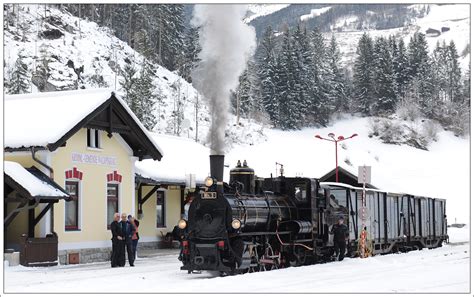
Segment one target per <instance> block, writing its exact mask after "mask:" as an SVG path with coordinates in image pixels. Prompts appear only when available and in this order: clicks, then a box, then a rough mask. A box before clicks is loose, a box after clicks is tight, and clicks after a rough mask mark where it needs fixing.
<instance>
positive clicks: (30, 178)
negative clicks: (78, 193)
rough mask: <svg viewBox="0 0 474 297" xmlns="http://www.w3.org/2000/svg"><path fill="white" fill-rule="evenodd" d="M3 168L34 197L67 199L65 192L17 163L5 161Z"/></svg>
mask: <svg viewBox="0 0 474 297" xmlns="http://www.w3.org/2000/svg"><path fill="white" fill-rule="evenodd" d="M3 166H4V167H3V168H4V172H5V174H6V175H8V176H10V177H11V178H12V179H13V180H15V181H16V182H17V183H18V184H20V185H21V186H22V187H24V188H25V189H26V190H27V191H28V192H29V193H30V195H31V196H33V197H34V196H48V197H67V195H66V194H65V193H64V192H62V191H60V190H58V189H57V188H55V187H53V186H51V185H50V184H48V183H46V182H44V181H42V180H40V179H38V178H37V177H36V176H34V175H33V174H31V173H30V172H28V170H26V169H25V168H23V166H21V165H20V164H18V163H16V162H10V161H5V162H4V163H3Z"/></svg>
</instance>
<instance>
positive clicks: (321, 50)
mask: <svg viewBox="0 0 474 297" xmlns="http://www.w3.org/2000/svg"><path fill="white" fill-rule="evenodd" d="M310 42H311V49H312V54H311V64H310V71H309V73H310V74H311V75H312V80H311V85H312V88H311V100H312V102H311V104H310V105H309V106H308V107H309V108H308V113H309V114H310V115H311V116H312V118H313V123H314V124H320V125H323V126H325V125H326V124H327V123H328V120H329V113H330V108H329V104H328V101H329V99H328V97H329V95H328V92H329V87H330V86H329V85H328V82H327V76H328V73H329V64H328V55H327V50H326V44H325V39H324V37H323V35H322V34H321V32H320V31H319V29H318V28H317V27H316V28H314V29H313V31H312V32H311V34H310Z"/></svg>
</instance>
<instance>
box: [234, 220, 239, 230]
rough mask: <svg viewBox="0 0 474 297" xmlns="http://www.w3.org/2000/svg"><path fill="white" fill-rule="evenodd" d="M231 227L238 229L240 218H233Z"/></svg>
mask: <svg viewBox="0 0 474 297" xmlns="http://www.w3.org/2000/svg"><path fill="white" fill-rule="evenodd" d="M232 228H234V229H236V230H237V229H239V228H240V220H238V219H234V220H233V221H232Z"/></svg>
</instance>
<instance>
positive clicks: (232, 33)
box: [191, 4, 256, 154]
mask: <svg viewBox="0 0 474 297" xmlns="http://www.w3.org/2000/svg"><path fill="white" fill-rule="evenodd" d="M245 12H246V5H228V4H208V5H195V6H194V13H193V19H192V20H191V24H192V25H193V26H195V27H199V28H200V29H199V43H200V45H201V48H202V50H201V52H200V54H199V58H200V62H199V64H198V66H197V67H196V69H195V70H194V71H193V73H192V79H193V85H194V86H195V88H196V89H197V90H198V91H199V92H200V93H201V94H202V95H203V96H204V97H205V98H206V101H207V102H208V105H209V109H210V111H211V119H212V123H211V129H210V131H209V139H210V142H211V153H212V154H224V148H225V145H224V136H225V128H226V124H227V117H228V113H229V103H230V90H233V89H235V88H236V87H237V85H238V83H239V76H240V75H241V74H242V72H243V71H244V70H245V68H246V65H247V61H248V59H249V57H250V56H252V55H253V53H254V51H255V46H256V39H255V29H254V28H253V27H250V26H248V25H246V24H245V23H244V22H243V21H242V19H243V17H244V15H245Z"/></svg>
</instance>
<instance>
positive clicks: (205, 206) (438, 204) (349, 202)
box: [178, 155, 447, 274]
mask: <svg viewBox="0 0 474 297" xmlns="http://www.w3.org/2000/svg"><path fill="white" fill-rule="evenodd" d="M210 169H211V176H210V177H208V178H206V180H205V187H204V188H203V189H201V193H200V194H199V195H198V196H197V197H196V198H195V199H194V200H193V202H192V203H191V205H190V207H189V214H188V220H184V219H182V220H180V221H179V222H178V227H179V229H180V230H181V233H182V236H181V242H180V244H181V255H180V260H181V261H182V263H183V266H182V267H181V269H182V270H186V271H188V273H191V272H193V271H203V270H208V271H218V272H220V273H221V274H233V273H240V272H254V271H262V270H271V269H277V268H283V267H288V266H299V265H305V264H313V263H320V262H326V261H330V260H331V259H332V254H333V253H334V247H333V242H332V235H331V234H330V232H329V230H330V227H331V226H332V225H333V224H334V223H336V221H337V219H338V218H339V217H341V216H342V217H344V221H345V224H346V225H347V226H348V227H349V230H350V238H349V242H348V255H349V256H355V255H359V254H361V251H360V250H359V244H358V243H359V237H360V234H361V232H362V230H364V232H367V233H368V243H369V244H368V247H369V248H370V250H369V251H368V252H369V253H370V254H372V255H375V254H383V253H389V252H394V251H398V250H402V251H408V250H411V249H419V248H423V247H429V248H431V247H437V246H440V245H441V242H442V241H443V240H446V239H447V234H446V231H447V230H446V224H445V221H446V216H445V201H444V200H441V199H432V198H426V197H422V198H421V197H415V196H411V195H407V194H394V193H386V192H383V191H379V190H374V189H370V190H367V191H366V194H367V195H366V197H367V202H365V201H364V203H365V204H366V205H362V203H363V201H361V197H362V191H363V189H360V188H357V187H353V186H350V185H345V184H340V183H319V182H318V180H317V179H315V178H305V177H285V176H284V175H283V172H282V173H281V176H278V177H270V178H259V177H257V176H256V175H255V172H254V170H253V169H252V168H250V167H249V166H248V165H247V163H246V161H244V162H243V163H240V161H239V162H238V163H237V166H236V167H235V168H233V169H231V170H230V180H229V183H225V182H223V170H224V156H222V155H211V156H210ZM393 201H396V202H393ZM403 203H405V204H403ZM417 205H418V206H417ZM422 206H423V207H424V209H423V210H422ZM362 207H364V208H367V209H368V212H369V215H368V220H369V221H362V218H361V217H359V212H360V211H359V209H361V208H362ZM435 209H436V210H435ZM405 210H406V211H405ZM395 211H397V212H398V211H400V215H398V213H395ZM415 212H416V214H415ZM422 212H423V215H422ZM392 214H393V215H392ZM404 216H406V217H408V218H409V219H408V220H407V218H406V217H404ZM430 217H431V219H430ZM435 221H436V222H438V226H434V225H433V224H434V222H435ZM440 222H441V223H440ZM432 225H433V226H432ZM393 226H395V228H394V227H393ZM412 230H413V231H412ZM422 230H436V231H433V232H431V233H430V234H427V233H426V232H425V231H422ZM395 231H397V233H396V234H395ZM410 232H411V233H410ZM413 232H415V233H413ZM365 252H367V251H365V250H364V253H365Z"/></svg>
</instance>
